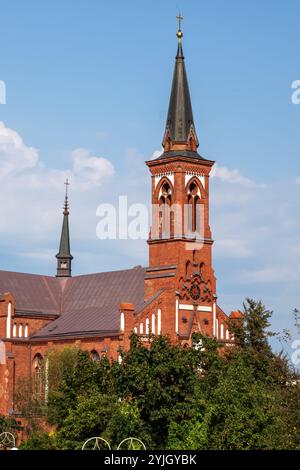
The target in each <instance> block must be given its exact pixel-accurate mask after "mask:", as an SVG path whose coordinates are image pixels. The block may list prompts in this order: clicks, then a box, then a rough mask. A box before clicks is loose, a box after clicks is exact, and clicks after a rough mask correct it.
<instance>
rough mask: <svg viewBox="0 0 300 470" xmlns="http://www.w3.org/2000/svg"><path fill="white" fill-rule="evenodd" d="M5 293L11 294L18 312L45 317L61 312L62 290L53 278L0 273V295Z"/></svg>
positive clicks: (6, 272) (7, 272)
mask: <svg viewBox="0 0 300 470" xmlns="http://www.w3.org/2000/svg"><path fill="white" fill-rule="evenodd" d="M5 292H10V293H12V295H13V296H14V298H15V301H16V305H15V307H16V309H18V310H24V311H36V312H42V313H44V314H45V315H47V314H58V313H60V311H61V309H60V306H61V296H62V289H61V284H60V282H58V279H56V278H55V277H50V276H40V275H36V274H24V273H15V272H9V271H0V293H1V294H4V293H5Z"/></svg>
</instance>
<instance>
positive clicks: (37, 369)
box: [33, 354, 43, 400]
mask: <svg viewBox="0 0 300 470" xmlns="http://www.w3.org/2000/svg"><path fill="white" fill-rule="evenodd" d="M42 366H43V358H42V356H41V355H40V354H36V355H35V356H34V360H33V367H34V391H35V398H36V400H41V398H42V390H43V388H42V387H43V383H42Z"/></svg>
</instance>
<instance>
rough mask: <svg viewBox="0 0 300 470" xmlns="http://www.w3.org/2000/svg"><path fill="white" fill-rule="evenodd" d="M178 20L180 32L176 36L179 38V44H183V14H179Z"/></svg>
mask: <svg viewBox="0 0 300 470" xmlns="http://www.w3.org/2000/svg"><path fill="white" fill-rule="evenodd" d="M176 18H177V19H178V31H177V33H176V36H177V37H178V42H181V39H182V37H183V32H182V31H181V21H182V20H183V16H181V13H179V15H178V16H176Z"/></svg>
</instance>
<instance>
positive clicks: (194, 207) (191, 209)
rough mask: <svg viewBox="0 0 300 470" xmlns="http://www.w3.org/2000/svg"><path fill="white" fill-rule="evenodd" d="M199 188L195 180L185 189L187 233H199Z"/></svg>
mask: <svg viewBox="0 0 300 470" xmlns="http://www.w3.org/2000/svg"><path fill="white" fill-rule="evenodd" d="M200 194H201V193H200V189H199V186H198V185H197V184H196V182H195V181H192V182H191V183H190V184H189V185H188V189H187V202H188V213H187V229H188V233H189V234H191V233H195V232H197V233H200Z"/></svg>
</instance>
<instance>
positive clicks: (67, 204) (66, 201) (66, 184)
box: [64, 178, 70, 214]
mask: <svg viewBox="0 0 300 470" xmlns="http://www.w3.org/2000/svg"><path fill="white" fill-rule="evenodd" d="M64 185H65V186H66V195H65V205H64V214H69V203H68V186H70V183H69V180H68V178H67V179H66V181H65V182H64Z"/></svg>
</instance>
